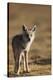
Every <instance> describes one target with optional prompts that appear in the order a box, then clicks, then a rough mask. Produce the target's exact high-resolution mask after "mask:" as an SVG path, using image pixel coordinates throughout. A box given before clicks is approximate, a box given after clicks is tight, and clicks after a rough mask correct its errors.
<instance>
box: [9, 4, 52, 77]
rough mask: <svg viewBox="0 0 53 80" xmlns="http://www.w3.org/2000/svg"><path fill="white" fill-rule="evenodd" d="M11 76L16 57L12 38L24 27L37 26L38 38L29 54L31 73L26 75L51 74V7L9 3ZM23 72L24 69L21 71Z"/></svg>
mask: <svg viewBox="0 0 53 80" xmlns="http://www.w3.org/2000/svg"><path fill="white" fill-rule="evenodd" d="M8 7H9V13H8V14H9V20H8V23H9V55H8V56H9V65H8V66H9V76H14V75H13V68H14V56H13V51H12V45H11V42H12V38H13V36H15V35H16V34H19V33H20V32H21V31H22V25H23V24H25V25H27V26H28V28H30V27H33V25H34V24H36V25H37V30H36V34H35V36H36V38H35V40H34V42H33V44H32V46H31V49H30V52H29V67H30V68H31V72H30V73H27V74H24V73H22V75H23V76H25V75H50V74H51V6H50V5H36V4H19V3H9V4H8ZM21 71H22V69H21Z"/></svg>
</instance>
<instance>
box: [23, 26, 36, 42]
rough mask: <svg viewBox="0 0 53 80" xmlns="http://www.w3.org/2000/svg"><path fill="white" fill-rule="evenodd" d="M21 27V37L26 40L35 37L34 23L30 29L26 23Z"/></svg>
mask: <svg viewBox="0 0 53 80" xmlns="http://www.w3.org/2000/svg"><path fill="white" fill-rule="evenodd" d="M22 29H23V39H24V40H25V41H26V42H29V41H31V40H34V38H35V32H36V25H34V26H33V27H32V28H30V29H28V28H27V26H26V25H23V27H22Z"/></svg>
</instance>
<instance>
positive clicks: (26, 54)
mask: <svg viewBox="0 0 53 80" xmlns="http://www.w3.org/2000/svg"><path fill="white" fill-rule="evenodd" d="M24 55H25V61H24V67H25V71H26V72H29V66H28V53H27V51H25V54H24Z"/></svg>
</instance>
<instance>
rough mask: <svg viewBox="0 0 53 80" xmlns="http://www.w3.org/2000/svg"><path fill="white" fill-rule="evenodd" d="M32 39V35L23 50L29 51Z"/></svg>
mask: <svg viewBox="0 0 53 80" xmlns="http://www.w3.org/2000/svg"><path fill="white" fill-rule="evenodd" d="M33 40H34V36H33V37H32V38H31V40H30V42H28V44H27V47H26V48H25V50H26V51H27V52H29V49H30V46H31V44H32V42H33Z"/></svg>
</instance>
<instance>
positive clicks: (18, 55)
mask: <svg viewBox="0 0 53 80" xmlns="http://www.w3.org/2000/svg"><path fill="white" fill-rule="evenodd" d="M35 32H36V25H34V26H33V28H32V29H28V28H27V26H26V25H23V26H22V34H20V35H16V36H14V37H13V39H12V49H13V53H14V60H15V67H14V72H15V73H17V74H18V75H19V72H20V62H21V61H22V57H23V59H24V71H25V72H29V68H28V52H29V49H30V46H31V44H32V42H33V40H34V38H35Z"/></svg>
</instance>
